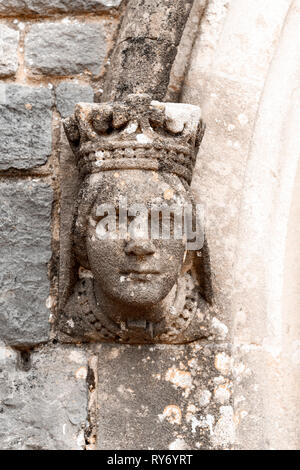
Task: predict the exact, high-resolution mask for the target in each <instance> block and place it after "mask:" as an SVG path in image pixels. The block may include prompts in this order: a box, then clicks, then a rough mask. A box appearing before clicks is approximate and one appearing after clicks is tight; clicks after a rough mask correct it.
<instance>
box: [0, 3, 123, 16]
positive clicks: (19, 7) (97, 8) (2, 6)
mask: <svg viewBox="0 0 300 470" xmlns="http://www.w3.org/2000/svg"><path fill="white" fill-rule="evenodd" d="M121 2H122V0H72V1H70V0H0V15H4V16H15V15H20V14H25V15H32V14H34V15H48V14H51V13H76V12H78V13H80V12H91V13H97V12H101V11H103V10H107V9H109V8H114V7H118V6H119V5H120V4H121Z"/></svg>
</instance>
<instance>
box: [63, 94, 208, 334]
mask: <svg viewBox="0 0 300 470" xmlns="http://www.w3.org/2000/svg"><path fill="white" fill-rule="evenodd" d="M64 124H65V130H66V134H67V136H68V139H69V142H70V145H71V147H72V150H73V152H74V155H75V158H76V161H77V165H78V168H79V170H80V173H81V177H82V185H81V189H80V192H79V195H78V202H77V210H76V213H75V218H74V233H73V236H74V238H73V249H74V253H75V255H76V257H77V260H78V263H79V265H80V266H81V270H80V272H81V279H79V280H78V282H77V285H76V286H75V289H74V293H73V295H72V296H71V297H70V299H69V301H68V303H67V306H66V308H65V313H64V315H63V317H62V320H61V329H62V330H63V331H64V332H65V333H66V334H67V335H69V336H71V337H73V338H77V339H80V340H89V341H91V340H94V341H103V340H104V341H105V340H108V341H118V342H131V343H149V342H150V343H151V342H169V343H170V342H184V341H188V340H191V338H192V337H194V336H196V337H199V335H200V336H201V334H200V330H199V331H198V333H196V332H195V331H196V330H195V325H196V323H197V325H198V326H197V327H196V328H198V329H199V321H200V322H201V321H202V323H203V308H202V309H200V310H201V311H200V310H199V302H200V303H201V301H202V303H204V301H203V299H201V298H200V297H201V296H200V295H199V292H198V290H197V286H196V284H195V281H194V279H193V276H192V274H191V272H192V268H193V259H192V258H193V256H190V253H189V252H188V251H189V250H188V246H187V237H186V234H184V233H183V232H184V231H182V229H183V228H184V214H185V213H184V210H185V208H190V209H191V210H190V214H195V206H194V203H193V199H192V196H191V193H190V190H189V186H190V183H191V179H192V172H193V168H194V165H195V159H196V150H197V147H198V145H199V144H200V141H201V139H202V136H203V132H204V126H203V124H202V121H201V119H200V109H199V108H198V107H196V106H191V105H184V104H173V103H159V102H155V101H151V99H150V97H149V96H148V95H130V96H129V97H128V99H127V100H126V101H125V102H123V103H105V104H78V105H77V106H76V109H75V115H74V116H72V117H71V118H69V119H67V120H66V121H65V123H64ZM180 224H181V225H180ZM178 226H179V230H178ZM180 229H181V235H183V236H178V234H179V232H180ZM199 248H201V246H200V247H199ZM194 255H195V253H194ZM192 324H194V326H193V327H192ZM202 326H203V325H202ZM189 327H190V330H189ZM202 330H203V328H202ZM189 331H190V332H189Z"/></svg>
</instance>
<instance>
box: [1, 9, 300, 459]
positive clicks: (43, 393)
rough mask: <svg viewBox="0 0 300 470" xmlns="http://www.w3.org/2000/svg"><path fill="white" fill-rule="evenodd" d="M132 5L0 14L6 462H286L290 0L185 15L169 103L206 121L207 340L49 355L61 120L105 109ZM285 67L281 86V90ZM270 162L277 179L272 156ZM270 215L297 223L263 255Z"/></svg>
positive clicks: (293, 395)
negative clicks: (36, 454) (87, 105)
mask: <svg viewBox="0 0 300 470" xmlns="http://www.w3.org/2000/svg"><path fill="white" fill-rule="evenodd" d="M125 4H126V2H125V1H123V2H122V1H121V0H88V1H83V0H55V1H53V0H52V1H50V0H25V1H24V0H22V1H21V0H0V79H1V84H0V107H1V112H0V129H1V137H2V138H1V141H0V196H1V205H0V257H1V260H2V262H1V270H0V289H1V292H0V448H3V449H94V448H98V449H109V448H119V449H133V448H137V449H147V448H162V449H168V448H169V449H174V450H176V449H182V450H185V449H209V448H214V449H229V448H243V449H245V448H264V449H270V448H280V447H282V448H284V447H289V448H296V447H297V445H298V446H299V435H298V434H297V422H298V421H299V419H298V418H297V413H299V408H298V405H297V404H298V392H297V384H298V383H299V377H298V376H297V372H296V365H297V363H299V337H298V339H297V333H296V332H297V331H298V330H297V328H299V326H298V325H299V324H298V323H297V321H298V320H297V315H296V313H295V312H296V310H297V309H296V306H295V305H294V304H293V301H291V298H293V299H294V298H296V295H298V294H296V292H299V289H298V287H297V286H296V285H295V286H293V289H294V291H293V292H294V293H293V294H289V292H290V291H288V289H291V281H290V279H294V278H295V276H296V275H297V274H296V273H297V272H299V263H298V264H297V262H296V261H295V258H294V256H293V255H294V253H297V250H296V251H294V250H291V248H290V247H291V246H294V245H295V246H296V244H297V239H296V238H295V237H294V235H293V228H291V224H293V226H297V224H296V222H295V220H296V214H297V203H296V202H297V194H298V193H297V188H296V183H297V182H298V184H299V178H298V177H297V178H296V177H295V175H296V174H297V171H296V168H297V161H298V160H297V158H298V156H299V152H298V150H299V147H297V145H298V141H295V142H294V141H293V139H292V137H291V136H290V135H289V134H288V133H284V132H286V128H285V124H284V123H285V122H289V123H290V124H289V125H290V126H291V128H292V129H294V128H295V127H294V126H295V123H296V122H298V121H299V112H297V110H296V109H295V107H293V106H292V104H291V103H295V99H296V98H297V96H298V95H293V96H291V94H290V91H291V90H294V89H295V88H296V83H297V79H298V78H299V69H298V65H296V64H297V63H299V61H297V57H296V56H295V57H294V56H293V57H292V58H290V61H287V56H288V52H287V51H288V47H287V46H285V41H286V39H284V38H286V37H290V38H291V37H293V33H292V32H291V31H292V29H291V28H293V27H294V28H295V26H293V24H292V22H293V19H295V18H296V17H297V18H298V16H299V10H300V6H299V1H298V0H294V1H291V0H276V1H274V0H266V1H265V2H261V1H259V0H208V1H205V0H196V1H195V5H194V8H193V10H192V14H191V16H190V19H189V22H188V25H187V27H186V30H185V33H184V36H183V39H182V42H181V46H180V48H179V51H178V55H177V59H176V62H175V64H174V67H173V71H172V77H171V83H170V86H169V91H168V99H170V100H176V99H177V98H178V97H180V100H181V101H182V102H187V103H191V104H197V105H200V106H201V107H202V108H203V113H204V118H205V121H206V123H207V132H206V136H205V138H204V141H203V146H202V148H201V150H200V152H199V156H198V164H197V170H196V174H195V177H194V181H193V191H194V194H195V197H196V199H197V201H199V202H201V203H202V204H205V205H206V216H207V217H206V218H207V221H206V234H207V239H208V245H209V249H210V256H211V271H212V283H213V294H214V306H215V319H214V328H215V331H214V334H215V335H214V336H212V337H211V338H209V339H208V340H207V341H200V342H195V343H193V344H191V345H188V346H165V345H162V346H153V347H148V346H143V347H141V346H136V347H133V346H116V345H94V346H93V345H92V346H84V347H83V346H82V345H80V344H79V345H75V346H74V345H73V346H70V345H62V344H59V343H58V342H57V339H56V334H55V328H54V320H55V318H56V315H57V311H58V304H59V302H60V299H61V298H62V297H63V295H64V293H63V292H61V291H59V283H58V281H59V279H58V277H59V269H60V265H61V259H60V250H59V247H60V238H61V237H64V235H65V233H64V225H63V224H62V225H61V224H60V213H61V206H60V196H61V194H62V192H64V191H65V185H66V182H65V181H62V180H61V175H62V166H63V165H65V164H66V162H67V160H68V158H69V155H70V154H69V153H68V152H69V150H68V149H67V147H66V142H65V140H64V136H63V133H62V128H61V119H62V118H63V117H66V116H68V115H69V114H71V113H72V111H73V107H74V105H75V104H76V103H77V102H79V101H93V100H95V101H99V100H100V99H101V93H102V89H103V83H104V79H105V74H106V69H107V64H108V62H109V57H110V52H111V50H112V48H113V45H114V40H115V37H116V34H117V29H118V25H119V21H120V17H121V14H122V11H123V8H124V7H125V6H126V5H125ZM288 15H290V16H288ZM297 15H298V16H297ZM286 24H287V25H288V26H287V28H288V29H285V26H286ZM289 34H290V36H289ZM290 40H291V39H290ZM295 50H298V51H299V50H300V48H299V47H298V48H296V49H295ZM276 54H279V56H277V55H276ZM276 57H277V59H276ZM278 57H279V59H278ZM280 58H281V59H280ZM274 60H275V62H276V60H277V61H279V62H278V63H279V65H277V69H276V70H275V72H272V70H273V69H272V66H273V67H274ZM280 60H281V62H280ZM287 63H288V64H289V69H288V70H289V73H288V77H289V79H290V81H282V82H281V81H279V82H276V83H275V82H274V79H272V76H273V77H274V76H276V77H278V75H279V72H278V70H279V69H280V68H281V67H282V69H284V67H285V64H287ZM275 66H276V64H275ZM272 73H273V75H272ZM270 74H271V78H270ZM274 74H275V75H274ZM282 75H283V76H284V74H282ZM183 82H184V87H183V90H182V92H181V87H182V84H183ZM268 90H270V91H268ZM281 94H283V96H284V97H285V99H284V100H283V99H282V101H280V100H278V96H279V95H281ZM295 96H296V98H295ZM265 103H267V104H265ZM282 103H285V105H284V104H282ZM287 103H289V105H288V104H287ZM283 112H284V113H285V114H282V116H284V117H285V118H286V120H285V121H284V122H282V121H281V120H280V119H279V118H277V117H276V116H278V115H279V114H280V113H283ZM276 113H277V114H276ZM261 116H262V117H261ZM274 116H275V117H274ZM287 116H289V121H288V118H287ZM297 119H298V121H297ZM270 123H271V125H270ZM276 126H277V127H276ZM270 128H272V130H273V131H274V133H273V134H272V133H269V134H268V132H267V130H268V129H269V130H270ZM254 129H255V132H254ZM295 133H296V132H295ZM266 135H267V136H268V139H269V140H268V141H266V142H267V144H268V145H266V146H265V147H264V146H263V144H264V138H265V136H266ZM253 136H254V137H253ZM279 136H280V137H279ZM276 138H277V139H278V141H277V140H276ZM282 142H285V144H282ZM271 144H272V145H273V147H272V145H271ZM279 145H283V147H282V148H281V150H280V156H281V157H282V158H283V156H285V159H284V162H285V163H284V164H283V163H280V158H279V156H278V154H277V153H276V152H275V151H272V152H270V148H272V149H273V150H274V149H278V148H279ZM270 146H271V147H270ZM292 148H293V149H294V150H293V151H291V152H290V151H288V149H292ZM268 152H269V153H268ZM297 152H298V153H297ZM291 154H293V155H294V156H295V157H294V159H292V158H291V157H290V155H291ZM276 155H277V156H276ZM267 158H268V160H265V159H267ZM276 158H277V160H276ZM287 162H291V164H290V165H289V164H287ZM282 169H284V171H283V170H282ZM281 170H282V171H281ZM260 177H261V179H260ZM69 180H72V174H70V175H69ZM258 183H259V184H258ZM282 188H284V189H282ZM68 195H69V197H71V196H72V194H71V193H70V192H69V193H68ZM284 195H285V196H288V197H286V198H285V197H284ZM263 196H264V198H263ZM258 200H261V201H263V206H259V205H258ZM274 201H275V202H274ZM281 201H284V203H285V206H284V211H285V214H290V210H291V217H289V216H287V217H286V218H281V219H279V220H280V221H283V220H284V227H285V228H286V231H285V232H286V233H285V232H284V230H283V231H282V232H280V234H277V236H278V238H277V239H276V240H277V241H278V240H279V242H278V244H276V243H274V245H272V250H271V248H270V247H269V240H270V238H271V236H272V234H273V233H274V230H275V227H277V226H278V224H280V222H278V217H279V216H280V214H282V210H283V209H282V208H281V205H280V204H281ZM70 202H72V201H69V203H70ZM67 204H68V201H67ZM258 207H260V208H259V210H258ZM277 208H278V211H279V212H278V211H277ZM290 208H291V209H290ZM63 210H64V211H65V208H63ZM280 211H281V212H280ZM64 213H65V212H64ZM278 214H279V215H278ZM250 215H251V217H250V218H249V216H250ZM276 217H277V218H276ZM266 220H267V221H268V224H266V223H265V221H266ZM249 238H250V242H249ZM287 240H288V241H287ZM288 246H289V249H288ZM257 247H259V253H257ZM279 248H280V250H279ZM266 253H268V258H267V261H266V259H265V254H266ZM276 253H277V254H278V253H280V256H278V257H277V256H276ZM250 255H251V256H250ZM274 260H276V262H275V261H274ZM277 261H278V262H277ZM272 263H273V264H272ZM279 265H280V266H279ZM270 266H272V270H271V268H270ZM289 266H292V274H291V272H290V271H289ZM277 271H278V272H279V271H280V272H282V273H283V272H284V274H282V276H281V277H280V276H279V280H280V282H277V283H276V282H275V280H276V276H275V274H276V273H277ZM266 273H267V274H266ZM60 275H61V276H62V275H63V273H60ZM272 276H273V277H272ZM266 279H267V281H268V283H269V284H268V285H267V286H265V282H266ZM274 279H275V280H274ZM277 280H278V279H277ZM271 281H274V284H272V283H271ZM278 286H279V287H278ZM284 286H285V287H284ZM297 289H298V290H297ZM275 291H276V296H275ZM271 294H272V295H271ZM293 296H294V297H293ZM275 307H276V308H275ZM274 312H277V313H276V315H275V313H274ZM291 331H292V332H293V333H290V332H291ZM266 338H267V341H266V340H265V339H266ZM287 371H288V372H287ZM265 377H267V378H268V379H267V381H266V380H265ZM284 384H287V385H286V387H287V389H286V393H283V388H284ZM285 410H288V411H287V413H285ZM274 423H275V425H274V428H275V429H277V434H276V433H274V430H273V429H272V426H273V424H274ZM282 429H284V430H287V432H282Z"/></svg>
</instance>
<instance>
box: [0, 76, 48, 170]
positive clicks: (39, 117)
mask: <svg viewBox="0 0 300 470" xmlns="http://www.w3.org/2000/svg"><path fill="white" fill-rule="evenodd" d="M51 106H52V97H51V92H50V90H48V89H47V88H41V87H40V88H34V87H27V86H20V85H14V84H1V85H0V129H1V139H0V169H1V170H5V169H8V168H20V169H26V168H31V167H34V166H38V165H42V164H44V163H45V162H46V161H47V157H48V156H49V155H50V154H51V147H52V130H51V122H52V111H51Z"/></svg>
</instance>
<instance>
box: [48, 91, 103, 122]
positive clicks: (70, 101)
mask: <svg viewBox="0 0 300 470" xmlns="http://www.w3.org/2000/svg"><path fill="white" fill-rule="evenodd" d="M93 101H94V92H93V89H92V87H90V86H88V85H79V84H78V83H74V82H62V83H60V84H59V85H58V87H57V88H56V105H57V110H58V112H59V113H60V114H61V116H62V117H63V118H65V117H67V116H70V115H71V114H73V112H74V106H75V105H76V104H77V103H80V102H86V103H92V102H93Z"/></svg>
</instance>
